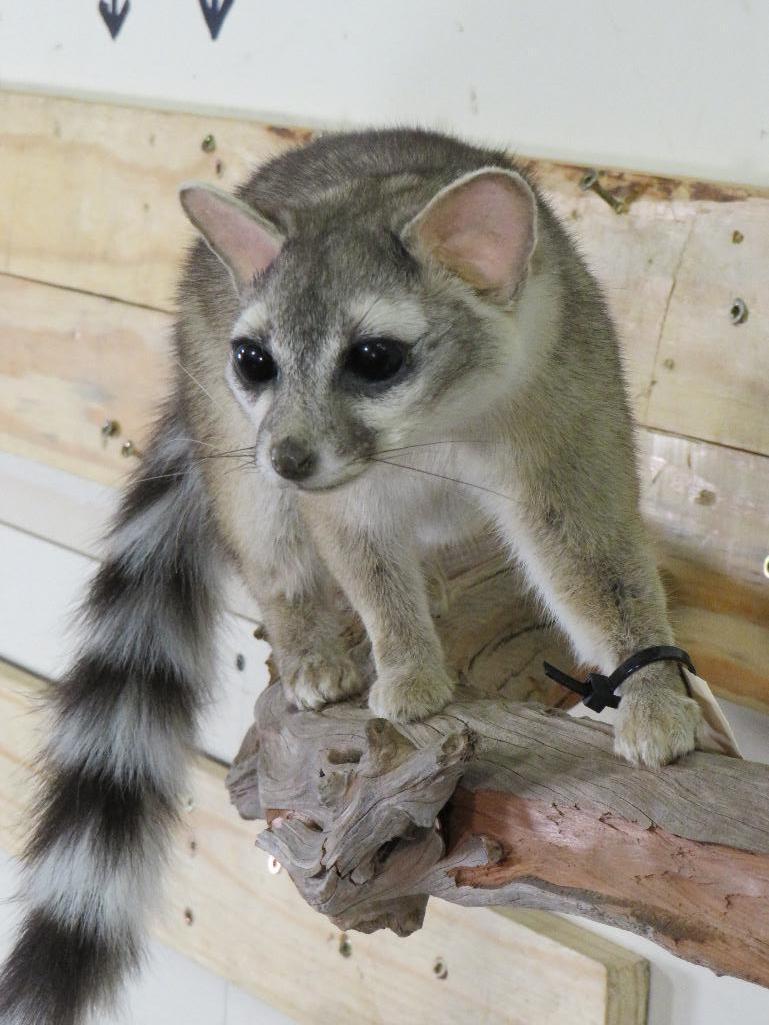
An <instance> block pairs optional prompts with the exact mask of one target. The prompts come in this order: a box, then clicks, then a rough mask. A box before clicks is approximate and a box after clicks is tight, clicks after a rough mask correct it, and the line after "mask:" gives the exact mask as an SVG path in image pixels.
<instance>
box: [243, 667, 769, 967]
mask: <svg viewBox="0 0 769 1025" xmlns="http://www.w3.org/2000/svg"><path fill="white" fill-rule="evenodd" d="M611 740H612V738H611V728H610V727H608V726H606V725H604V724H601V723H595V722H591V721H588V720H578V719H575V718H572V717H570V716H568V715H565V714H564V713H562V712H559V711H557V710H554V709H548V708H544V707H542V706H532V705H527V704H524V703H521V702H510V701H504V700H503V701H490V700H488V699H486V700H467V701H464V700H463V701H459V702H457V703H455V704H452V705H451V706H450V707H449V708H448V709H447V710H446V711H445V712H444V713H442V714H441V715H439V716H436V717H434V718H433V719H431V720H429V722H426V723H419V724H414V725H410V726H408V727H398V728H397V729H396V728H395V727H394V726H392V725H390V724H389V723H386V722H385V721H384V720H381V719H375V718H372V717H371V715H370V713H369V712H368V710H367V709H365V708H362V707H354V706H351V705H344V706H334V707H330V708H327V709H325V710H323V711H321V712H298V711H295V710H292V709H290V708H288V707H287V706H286V703H285V700H284V697H283V693H282V690H281V688H280V687H277V686H271V687H269V688H268V689H267V691H266V692H265V693H264V694H263V695H262V696H261V697H260V699H259V701H258V702H257V707H256V722H255V723H254V725H253V726H252V728H251V730H250V731H249V733H248V735H247V737H246V740H245V741H244V745H243V748H242V750H241V752H240V754H239V756H238V759H237V761H236V763H235V765H234V766H233V768H232V770H231V771H230V774H229V778H228V785H229V787H230V792H231V796H232V799H233V801H234V803H235V804H236V806H237V808H238V810H239V811H240V813H241V815H243V816H244V817H246V818H266V819H267V820H268V823H269V825H268V828H267V829H266V830H264V831H263V832H262V833H261V834H260V835H259V837H258V839H257V843H258V845H259V846H260V847H262V848H263V849H264V850H266V851H268V852H269V853H270V854H272V855H274V857H275V858H276V859H277V860H278V861H279V862H280V863H281V864H282V865H283V866H284V867H285V868H286V869H287V870H288V872H289V874H290V875H291V878H292V879H293V880H294V882H295V884H296V886H297V887H298V889H299V890H300V892H301V893H302V894H303V896H304V897H305V899H306V900H307V901H308V902H309V903H310V904H311V905H312V906H313V907H315V908H316V909H317V910H318V911H320V912H322V913H323V914H325V915H328V916H329V918H331V920H332V921H333V922H334V923H335V924H336V925H338V926H339V927H340V928H342V929H358V930H361V931H363V932H371V931H374V930H375V929H381V928H385V927H387V928H390V929H392V930H393V931H394V932H396V933H398V934H399V935H408V934H409V933H411V932H413V931H414V930H415V929H418V928H419V927H420V925H421V922H422V917H423V914H424V910H425V907H426V904H427V899H428V897H429V896H435V897H441V898H442V899H444V900H449V901H452V902H454V903H458V904H465V905H515V906H519V907H529V908H539V909H544V910H551V911H567V912H574V913H576V914H580V915H585V916H587V917H588V918H593V919H595V920H596V921H600V922H605V923H608V924H611V925H617V926H621V927H623V928H626V929H630V930H632V931H634V932H638V933H641V934H642V935H645V936H647V937H648V938H650V939H652V940H654V941H656V942H657V943H659V944H661V945H662V946H664V947H666V948H667V949H668V950H671V951H672V952H674V953H676V954H678V955H679V956H681V957H683V958H686V959H687V960H689V961H693V962H695V963H698V964H703V965H707V966H709V967H710V968H712V969H713V970H714V971H716V972H718V973H721V974H729V975H735V976H738V977H741V978H744V979H749V980H751V981H753V982H758V983H760V984H763V985H769V766H764V765H758V764H753V763H750V762H743V761H740V760H738V759H734V758H728V757H725V756H723V755H710V754H704V753H702V752H696V753H694V754H692V755H690V756H688V757H687V758H685V759H683V760H682V761H681V762H679V763H678V764H676V765H673V766H668V767H667V768H665V769H662V770H659V771H652V770H649V769H639V768H634V767H632V766H630V765H627V764H625V763H623V762H622V761H621V760H620V759H618V758H616V757H615V756H614V755H613V753H612V749H611ZM254 870H255V871H256V866H255V869H254Z"/></svg>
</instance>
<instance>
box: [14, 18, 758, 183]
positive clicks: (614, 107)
mask: <svg viewBox="0 0 769 1025" xmlns="http://www.w3.org/2000/svg"><path fill="white" fill-rule="evenodd" d="M120 2H121V3H122V2H123V0H120ZM767 41H769V4H767V3H766V2H762V0H742V2H737V0H643V2H639V0H385V2H383V0H357V2H350V0H324V2H323V3H313V2H306V0H281V2H279V3H275V2H269V3H268V2H266V0H235V4H234V7H233V8H232V10H231V12H230V14H229V15H228V17H227V20H226V21H225V23H224V26H223V28H222V30H221V33H220V35H219V38H218V40H217V41H216V42H215V43H214V42H212V41H211V39H210V37H209V35H208V31H207V29H206V26H205V23H204V21H203V17H202V15H201V12H200V9H199V5H198V0H132V5H131V11H130V13H129V15H128V16H127V18H126V21H125V23H124V25H123V28H122V31H121V33H120V35H119V36H118V38H117V41H116V42H112V40H111V39H110V37H109V34H108V33H107V31H106V28H105V26H104V24H103V23H102V21H101V18H100V17H99V15H98V13H97V4H96V0H93V2H90V0H85V2H82V3H78V4H73V3H62V2H61V0H36V2H35V3H24V2H20V0H0V84H3V85H9V84H10V85H13V86H14V87H19V86H25V85H26V86H33V87H35V88H39V89H44V90H47V91H50V90H51V89H57V90H64V91H67V92H75V93H80V94H82V93H93V94H96V95H99V96H102V95H107V94H110V95H112V96H121V97H127V98H129V99H131V100H140V101H142V102H146V101H151V102H153V103H159V104H162V105H168V104H169V103H171V104H177V105H182V106H185V107H194V108H196V109H200V107H201V106H204V105H208V106H212V107H218V108H223V109H225V110H227V111H239V112H245V113H249V114H254V115H258V116H265V115H266V116H268V117H271V118H275V119H276V120H279V121H284V122H285V121H287V120H288V121H293V122H296V123H301V124H307V123H312V124H322V125H349V124H355V125H358V124H367V123H377V124H381V123H387V124H392V123H395V122H398V123H403V122H410V123H413V122H420V123H423V124H427V125H433V126H437V127H441V128H445V129H453V130H455V131H458V132H461V133H464V134H466V135H469V136H471V137H473V138H477V139H481V140H491V141H494V142H497V143H504V144H506V145H509V146H511V147H512V148H513V149H517V150H519V151H520V152H522V153H526V154H530V155H543V156H547V155H552V156H554V157H560V158H562V159H566V160H575V161H582V162H587V163H591V164H597V165H612V164H614V165H620V166H624V167H630V168H636V169H639V170H650V171H667V172H671V173H682V174H694V175H700V176H703V177H708V178H714V179H725V180H735V181H745V182H752V183H756V184H764V185H769V59H767Z"/></svg>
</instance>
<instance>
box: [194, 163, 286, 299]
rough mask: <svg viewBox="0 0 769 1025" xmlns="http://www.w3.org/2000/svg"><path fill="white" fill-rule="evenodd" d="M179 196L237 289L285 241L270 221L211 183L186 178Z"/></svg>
mask: <svg viewBox="0 0 769 1025" xmlns="http://www.w3.org/2000/svg"><path fill="white" fill-rule="evenodd" d="M179 200H180V201H181V204H182V207H183V209H184V212H185V213H186V214H187V217H189V219H190V220H191V221H192V223H193V224H194V225H195V227H196V228H197V229H198V231H199V232H200V234H201V235H202V236H203V238H204V240H205V241H206V243H207V244H208V246H209V248H210V249H211V250H212V251H213V252H214V253H215V254H216V255H217V256H218V257H219V259H220V260H221V261H222V263H223V264H224V265H225V267H226V268H227V269H228V270H229V272H230V274H231V275H232V278H233V281H234V282H235V287H236V288H237V290H238V291H242V289H243V288H244V287H246V286H247V285H249V284H250V283H251V282H252V281H253V279H254V278H255V277H256V276H257V275H258V274H261V273H263V271H265V270H267V268H268V267H269V266H270V264H271V263H272V262H273V260H274V259H275V257H276V256H277V255H278V253H279V252H280V250H281V247H282V245H283V243H284V242H285V238H284V236H283V235H282V234H281V233H280V231H279V230H278V228H277V227H276V226H275V225H274V224H272V223H271V222H270V221H268V220H267V219H266V218H264V217H262V216H261V215H260V214H258V213H257V212H256V211H255V210H253V209H252V208H251V207H250V206H247V205H246V204H245V203H243V202H241V200H239V199H236V198H235V197H234V196H230V195H228V194H227V193H226V192H222V191H221V190H220V189H216V188H214V186H213V185H205V184H203V183H199V182H187V183H185V184H184V185H182V186H181V188H180V189H179Z"/></svg>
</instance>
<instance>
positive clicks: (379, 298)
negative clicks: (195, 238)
mask: <svg viewBox="0 0 769 1025" xmlns="http://www.w3.org/2000/svg"><path fill="white" fill-rule="evenodd" d="M444 178H445V175H444ZM181 202H182V205H183V207H184V210H185V212H186V213H187V215H188V217H189V218H190V220H191V221H192V223H193V224H194V225H195V227H196V228H197V229H198V231H199V232H200V234H201V235H202V236H203V239H204V240H205V241H206V243H207V244H208V246H209V248H210V249H211V250H212V251H213V253H215V255H216V256H217V257H218V259H219V260H220V261H221V263H222V264H223V265H224V266H225V267H226V268H227V271H228V272H229V275H230V278H231V282H232V288H233V289H234V291H235V293H236V295H237V300H238V313H237V315H236V317H235V319H234V320H233V322H232V323H231V325H230V330H229V336H230V351H229V353H228V355H227V357H226V359H227V365H226V369H225V374H226V379H227V382H228V385H229V388H230V390H231V392H232V395H233V396H234V398H235V399H236V400H237V402H238V403H239V404H240V407H241V408H242V410H243V412H244V414H245V415H246V417H247V418H248V420H249V421H250V423H251V425H252V426H253V429H254V436H255V453H256V462H257V465H258V466H259V467H260V468H261V469H262V470H263V471H264V472H265V473H267V474H271V475H277V477H279V478H282V479H283V480H286V481H291V482H293V483H294V484H296V485H297V486H300V487H302V488H305V489H325V488H331V487H336V486H339V485H340V484H343V483H345V482H346V481H348V480H350V479H352V478H354V477H356V476H357V475H358V474H360V473H361V472H363V471H364V470H365V469H366V468H367V466H369V465H370V462H371V459H372V457H375V456H376V455H377V453H382V452H386V451H391V450H393V449H395V448H397V447H398V446H403V445H405V444H407V443H414V442H418V441H419V440H425V439H427V440H434V439H441V438H450V437H452V436H454V434H455V432H456V430H457V429H460V430H461V429H462V425H466V424H468V423H472V422H473V421H474V420H477V419H478V418H479V417H481V416H482V415H484V414H485V413H487V412H490V411H491V410H492V409H493V408H494V406H495V403H497V402H498V401H499V400H501V399H502V398H503V397H504V396H505V395H507V394H509V392H510V390H511V388H512V387H514V385H515V380H516V378H517V377H522V376H523V375H524V363H525V361H526V359H527V355H526V352H525V348H526V345H525V338H524V337H523V336H524V335H525V334H526V332H525V330H520V329H519V328H520V322H521V310H520V306H521V302H520V300H521V297H522V294H523V293H524V291H525V286H526V282H527V277H528V275H529V268H530V263H531V259H532V254H533V253H534V250H535V246H536V242H537V204H536V200H535V197H534V194H533V192H532V190H531V188H530V186H529V185H528V184H527V183H526V181H525V180H524V179H523V178H522V177H521V176H520V175H519V174H518V173H517V172H515V171H513V170H510V169H506V168H504V167H497V166H487V167H480V168H478V169H476V170H472V171H470V172H469V173H460V174H459V175H457V176H455V177H454V178H453V180H450V181H449V182H448V183H445V182H441V181H440V178H438V179H436V176H435V175H433V176H429V175H419V174H414V173H412V172H403V173H399V174H390V175H387V176H381V177H373V176H369V177H365V176H362V177H361V178H360V179H358V180H355V181H352V182H341V183H340V184H339V186H338V187H331V188H327V189H322V190H320V191H319V194H318V196H317V197H315V199H314V201H313V202H307V203H304V204H303V205H295V206H294V207H293V208H292V209H287V210H284V211H280V212H279V213H277V214H276V212H275V210H274V209H270V208H269V206H268V204H265V206H266V207H267V209H262V210H260V209H256V208H255V207H254V206H253V205H251V203H247V202H245V201H244V200H243V199H239V198H235V197H233V196H230V195H227V194H225V193H223V192H221V191H219V190H217V189H214V188H213V187H211V186H207V185H201V184H194V183H193V184H189V185H185V186H183V187H182V189H181Z"/></svg>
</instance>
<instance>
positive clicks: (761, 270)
mask: <svg viewBox="0 0 769 1025" xmlns="http://www.w3.org/2000/svg"><path fill="white" fill-rule="evenodd" d="M735 231H738V232H739V235H738V236H737V237H738V238H741V241H740V242H739V243H734V242H733V241H732V240H733V238H734V232H735ZM768 280H769V203H767V202H766V201H764V200H758V199H748V200H745V201H742V202H741V203H737V204H736V206H735V205H734V204H731V203H717V202H713V203H703V204H701V209H700V210H699V212H698V215H697V217H696V218H695V220H694V222H693V223H692V226H691V232H690V233H689V235H688V238H687V242H686V246H685V248H684V251H683V254H682V258H681V262H680V266H679V267H678V270H677V273H676V277H675V287H674V289H673V291H672V294H671V297H670V305H669V307H668V310H667V315H666V317H665V321H664V324H663V326H662V331H661V333H660V343H659V352H658V354H657V360H656V363H655V368H654V375H653V379H652V382H651V394H650V398H649V404H648V407H647V410H646V413H645V416H644V422H645V423H647V424H650V425H652V426H659V427H663V428H665V429H666V430H669V431H677V432H679V433H681V434H690V435H696V436H697V437H699V438H705V439H707V440H708V441H718V442H722V443H723V444H726V445H735V446H737V447H738V448H745V449H751V450H753V451H756V452H769V416H767V413H766V411H767V406H768V405H769V345H767V338H769V301H767V295H769V289H768V288H767V281H768ZM736 298H741V299H743V300H744V302H745V303H746V305H747V309H748V316H747V320H746V321H745V322H744V323H742V324H739V325H734V324H732V323H731V320H730V310H731V307H732V305H733V303H734V300H735V299H736Z"/></svg>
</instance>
